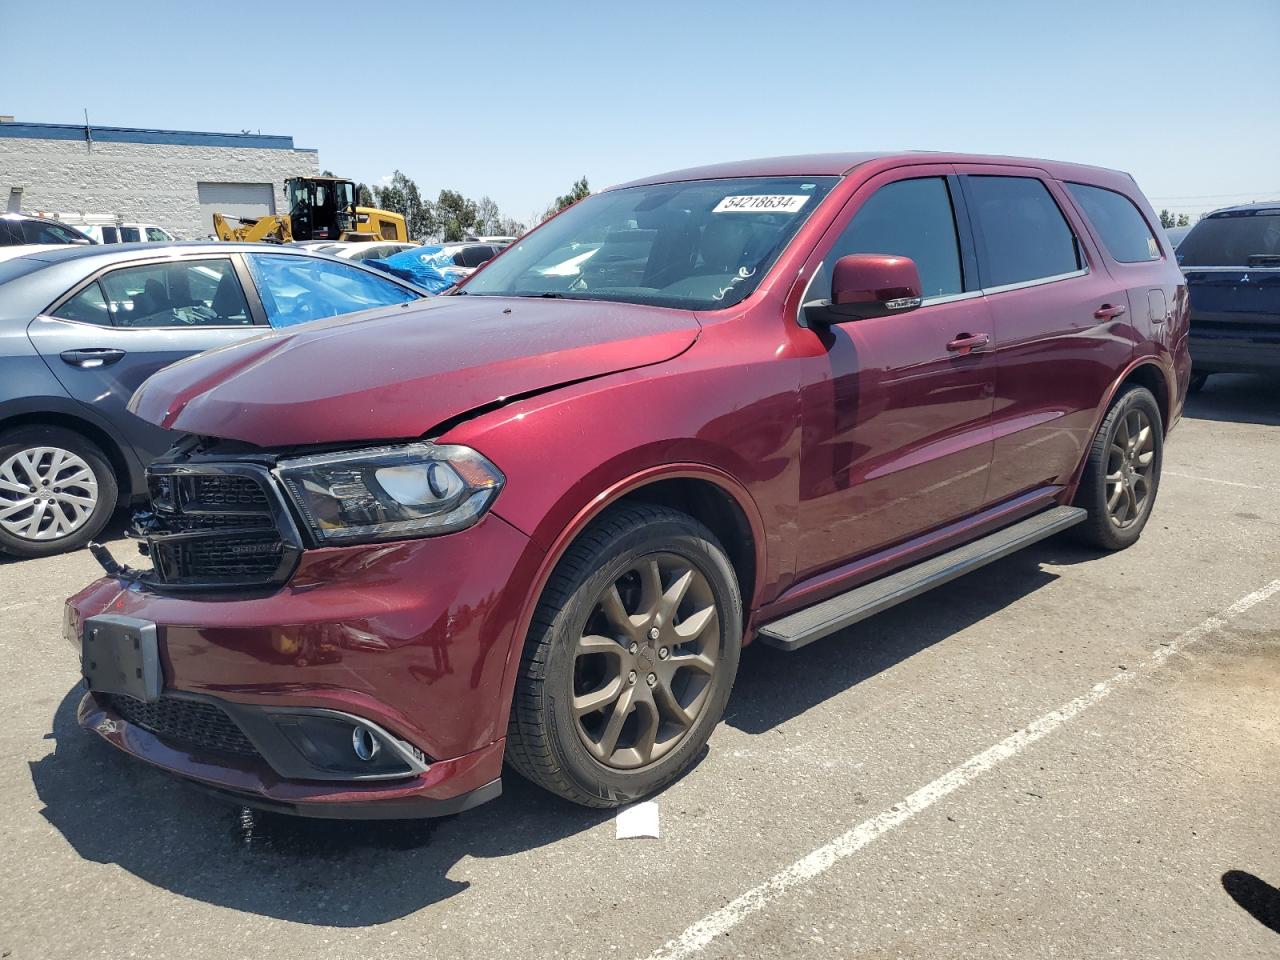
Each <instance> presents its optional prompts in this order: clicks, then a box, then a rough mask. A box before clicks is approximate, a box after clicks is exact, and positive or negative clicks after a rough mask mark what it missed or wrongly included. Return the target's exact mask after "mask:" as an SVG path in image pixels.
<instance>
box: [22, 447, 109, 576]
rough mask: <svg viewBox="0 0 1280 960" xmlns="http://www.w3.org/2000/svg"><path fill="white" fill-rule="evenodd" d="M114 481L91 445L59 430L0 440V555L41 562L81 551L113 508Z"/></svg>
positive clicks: (105, 461)
mask: <svg viewBox="0 0 1280 960" xmlns="http://www.w3.org/2000/svg"><path fill="white" fill-rule="evenodd" d="M116 493H117V488H116V476H115V472H114V471H113V470H112V469H111V464H110V463H108V462H107V458H106V456H104V455H103V453H102V451H101V450H100V449H99V448H98V446H97V444H95V443H93V442H91V441H90V440H87V439H86V438H85V437H83V436H81V435H80V434H78V433H75V432H74V431H71V430H66V429H63V428H61V427H44V426H29V427H18V428H16V429H13V430H8V431H6V432H4V433H2V434H0V552H2V553H8V554H11V555H13V556H16V557H47V556H51V555H53V554H55V553H62V552H64V551H67V550H75V549H77V548H79V547H82V546H84V545H85V544H86V543H88V542H89V541H90V540H91V539H92V538H93V537H95V536H97V535H98V533H99V532H101V530H102V528H103V527H105V526H106V525H107V521H108V520H110V519H111V514H112V512H113V511H114V510H115V506H116Z"/></svg>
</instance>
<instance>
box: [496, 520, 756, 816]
mask: <svg viewBox="0 0 1280 960" xmlns="http://www.w3.org/2000/svg"><path fill="white" fill-rule="evenodd" d="M741 636H742V604H741V599H740V597H739V594H738V585H737V580H736V578H735V576H734V573H733V568H732V567H731V566H730V564H729V561H728V558H727V557H726V556H725V552H724V549H723V548H722V547H721V546H720V544H719V543H718V542H717V541H716V539H715V537H714V535H712V534H711V532H710V531H709V530H707V528H706V527H704V526H703V525H702V524H700V523H698V522H697V521H696V520H694V519H693V518H691V517H689V516H687V515H685V514H683V513H679V512H678V511H675V510H670V509H668V508H665V507H657V506H649V505H642V504H636V505H626V506H623V507H619V508H615V509H613V510H610V511H608V512H606V513H605V514H604V515H602V516H601V518H600V519H599V520H597V521H596V522H595V523H594V524H592V526H591V527H589V528H588V529H587V531H585V532H584V533H583V534H582V536H580V537H579V538H578V540H577V541H576V542H575V543H574V545H573V546H572V547H571V548H570V549H569V551H568V552H567V553H566V555H565V557H564V559H562V560H561V562H560V564H559V566H558V567H557V569H556V572H555V573H554V574H553V575H552V578H551V580H550V581H549V582H548V584H547V587H546V589H545V591H544V593H543V596H542V600H541V602H540V603H539V607H538V612H537V614H536V615H535V617H534V621H533V625H532V627H531V629H530V633H529V637H528V640H527V642H526V646H525V651H524V657H523V659H522V662H521V674H520V678H519V679H518V681H517V686H516V697H515V702H514V704H513V706H512V714H511V723H510V725H509V729H508V738H507V759H508V761H509V762H510V764H511V765H512V766H514V767H515V768H516V770H517V771H519V772H520V773H521V774H523V775H524V776H525V777H527V778H528V779H530V780H532V781H533V782H534V783H537V784H538V785H540V786H542V787H544V788H546V789H548V790H550V791H551V792H553V793H557V794H559V795H560V796H562V797H565V798H567V799H569V800H573V801H574V802H576V803H581V804H584V805H587V806H597V807H608V806H615V805H617V804H620V803H625V802H627V801H629V800H634V799H637V798H639V797H643V796H645V795H647V794H650V793H653V792H654V791H656V790H660V789H661V788H662V787H664V786H666V785H667V784H668V783H670V782H671V781H672V780H674V779H675V778H676V777H678V776H679V775H680V774H681V773H682V772H683V771H684V770H685V769H686V768H687V767H688V766H689V765H690V764H691V763H692V762H693V760H694V759H695V758H696V757H697V755H698V752H699V751H700V750H701V749H702V747H703V746H704V745H705V744H706V742H707V740H708V739H709V738H710V736H711V731H712V730H713V729H714V728H715V725H716V723H717V722H718V721H719V719H720V716H721V714H722V713H723V712H724V706H725V703H726V702H727V700H728V697H729V690H730V688H731V686H732V685H733V679H734V676H735V674H736V673H737V666H738V653H739V646H740V643H741Z"/></svg>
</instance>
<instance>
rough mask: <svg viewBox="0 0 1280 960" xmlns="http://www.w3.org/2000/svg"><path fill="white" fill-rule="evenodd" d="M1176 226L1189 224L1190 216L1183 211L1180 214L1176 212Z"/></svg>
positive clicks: (1187, 225)
mask: <svg viewBox="0 0 1280 960" xmlns="http://www.w3.org/2000/svg"><path fill="white" fill-rule="evenodd" d="M1178 226H1180V227H1189V226H1191V217H1189V216H1188V215H1187V214H1185V213H1180V214H1178Z"/></svg>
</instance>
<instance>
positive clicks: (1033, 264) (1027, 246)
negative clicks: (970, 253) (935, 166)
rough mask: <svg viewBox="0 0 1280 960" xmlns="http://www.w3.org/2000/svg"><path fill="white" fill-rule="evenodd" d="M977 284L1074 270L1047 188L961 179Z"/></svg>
mask: <svg viewBox="0 0 1280 960" xmlns="http://www.w3.org/2000/svg"><path fill="white" fill-rule="evenodd" d="M965 191H966V197H967V198H968V200H969V218H970V220H971V221H972V222H973V229H974V233H975V234H976V237H977V240H978V245H979V252H980V254H981V255H983V262H982V285H983V286H984V287H1000V286H1004V285H1005V284H1006V283H1022V282H1024V281H1027V280H1039V279H1041V278H1043V277H1056V276H1058V275H1059V274H1063V273H1072V272H1074V271H1076V270H1079V269H1080V267H1081V262H1080V259H1079V256H1080V255H1079V252H1078V250H1077V247H1076V240H1075V235H1074V234H1073V233H1072V232H1071V227H1070V226H1068V225H1067V221H1066V219H1065V218H1064V217H1063V216H1062V211H1061V210H1059V209H1058V204H1057V203H1056V202H1054V199H1053V196H1052V195H1051V194H1050V193H1049V190H1048V188H1047V187H1045V185H1044V184H1043V183H1041V182H1040V181H1039V180H1036V179H1033V178H1031V177H966V178H965Z"/></svg>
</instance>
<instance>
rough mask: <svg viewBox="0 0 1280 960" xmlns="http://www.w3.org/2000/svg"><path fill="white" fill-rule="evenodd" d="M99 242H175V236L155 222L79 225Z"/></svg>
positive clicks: (80, 228) (79, 227)
mask: <svg viewBox="0 0 1280 960" xmlns="http://www.w3.org/2000/svg"><path fill="white" fill-rule="evenodd" d="M77 229H79V230H81V231H82V232H84V233H85V234H87V235H88V236H90V237H92V238H93V239H94V240H95V241H97V242H98V243H175V242H177V239H178V238H177V237H175V236H174V235H173V234H172V233H170V232H169V231H168V230H166V229H164V227H158V226H156V225H155V224H154V223H93V224H85V225H83V226H78V227H77Z"/></svg>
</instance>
